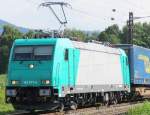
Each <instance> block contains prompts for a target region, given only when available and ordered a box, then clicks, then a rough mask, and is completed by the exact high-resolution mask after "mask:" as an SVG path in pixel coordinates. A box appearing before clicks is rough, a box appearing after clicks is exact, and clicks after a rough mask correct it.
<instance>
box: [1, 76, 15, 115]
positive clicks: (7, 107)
mask: <svg viewBox="0 0 150 115" xmlns="http://www.w3.org/2000/svg"><path fill="white" fill-rule="evenodd" d="M5 81H6V75H0V115H5V114H6V113H8V112H12V111H14V108H13V106H12V105H11V104H6V103H5V83H6V82H5Z"/></svg>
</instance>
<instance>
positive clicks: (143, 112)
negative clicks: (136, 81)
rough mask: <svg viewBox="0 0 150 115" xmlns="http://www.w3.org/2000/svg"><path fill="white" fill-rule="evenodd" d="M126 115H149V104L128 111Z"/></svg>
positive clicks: (145, 103)
mask: <svg viewBox="0 0 150 115" xmlns="http://www.w3.org/2000/svg"><path fill="white" fill-rule="evenodd" d="M128 115H150V102H148V101H146V102H144V103H143V104H142V105H139V106H136V107H133V108H131V109H129V111H128Z"/></svg>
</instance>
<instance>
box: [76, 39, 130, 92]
mask: <svg viewBox="0 0 150 115" xmlns="http://www.w3.org/2000/svg"><path fill="white" fill-rule="evenodd" d="M74 45H75V47H76V48H78V49H79V50H80V60H79V68H78V75H77V82H76V86H75V87H76V91H75V92H77V93H78V92H109V91H125V90H127V89H126V88H125V87H126V85H129V84H125V83H126V81H124V80H126V79H124V74H123V71H122V70H123V69H122V65H123V64H124V62H123V64H121V63H122V61H121V58H122V57H121V55H122V52H120V50H118V49H115V48H110V47H106V46H103V45H100V44H92V43H86V44H85V43H84V44H83V43H79V42H78V43H74ZM125 56H126V55H125ZM125 65H126V63H125ZM127 69H128V68H127ZM128 75H129V74H128ZM126 77H128V79H129V76H126ZM127 87H128V86H127ZM128 91H129V87H128Z"/></svg>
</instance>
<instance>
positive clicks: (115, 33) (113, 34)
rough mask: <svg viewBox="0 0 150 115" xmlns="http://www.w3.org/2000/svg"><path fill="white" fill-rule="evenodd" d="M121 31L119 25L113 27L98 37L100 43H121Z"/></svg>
mask: <svg viewBox="0 0 150 115" xmlns="http://www.w3.org/2000/svg"><path fill="white" fill-rule="evenodd" d="M120 36H121V31H120V30H119V27H118V25H116V24H115V25H112V26H110V27H108V28H106V29H105V31H103V32H101V33H100V34H99V36H98V41H102V42H110V43H112V44H117V43H120Z"/></svg>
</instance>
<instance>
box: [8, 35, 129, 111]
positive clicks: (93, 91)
mask: <svg viewBox="0 0 150 115" xmlns="http://www.w3.org/2000/svg"><path fill="white" fill-rule="evenodd" d="M127 92H130V74H129V65H128V57H127V56H126V54H125V52H124V51H123V50H121V49H117V48H111V47H108V46H104V45H101V44H95V43H83V42H77V41H71V40H69V39H67V38H57V39H56V38H49V39H17V40H15V41H14V43H13V46H12V49H11V53H10V58H9V65H8V76H7V86H6V102H10V103H13V105H15V104H18V103H19V104H22V105H26V104H27V105H33V103H38V104H35V106H37V105H42V104H43V103H44V104H45V103H49V104H52V103H55V104H58V105H59V107H60V108H61V109H63V108H64V106H69V107H72V108H77V106H78V105H81V106H84V105H88V104H95V103H98V102H100V103H106V104H108V103H117V102H118V101H122V100H123V99H125V98H126V97H125V94H127Z"/></svg>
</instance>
